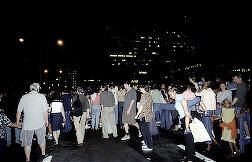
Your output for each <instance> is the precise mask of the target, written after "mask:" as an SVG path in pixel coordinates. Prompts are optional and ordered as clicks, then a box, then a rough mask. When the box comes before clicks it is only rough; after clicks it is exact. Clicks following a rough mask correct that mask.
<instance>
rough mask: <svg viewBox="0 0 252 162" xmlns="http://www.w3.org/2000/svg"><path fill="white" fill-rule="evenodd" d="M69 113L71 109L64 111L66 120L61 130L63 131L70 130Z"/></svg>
mask: <svg viewBox="0 0 252 162" xmlns="http://www.w3.org/2000/svg"><path fill="white" fill-rule="evenodd" d="M70 113H71V111H65V117H66V122H65V126H64V129H63V132H65V133H67V132H70V131H71V130H72V124H71V119H70Z"/></svg>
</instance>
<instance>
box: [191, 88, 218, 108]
mask: <svg viewBox="0 0 252 162" xmlns="http://www.w3.org/2000/svg"><path fill="white" fill-rule="evenodd" d="M196 96H201V101H202V102H203V103H204V104H205V106H206V109H207V110H216V94H215V93H214V91H213V90H212V89H211V88H208V89H203V90H202V91H201V92H196Z"/></svg>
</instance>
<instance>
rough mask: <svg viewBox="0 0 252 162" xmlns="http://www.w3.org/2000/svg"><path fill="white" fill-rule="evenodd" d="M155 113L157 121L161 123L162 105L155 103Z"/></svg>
mask: <svg viewBox="0 0 252 162" xmlns="http://www.w3.org/2000/svg"><path fill="white" fill-rule="evenodd" d="M153 112H154V114H155V121H156V122H157V121H161V109H160V103H153Z"/></svg>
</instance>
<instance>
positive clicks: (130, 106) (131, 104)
mask: <svg viewBox="0 0 252 162" xmlns="http://www.w3.org/2000/svg"><path fill="white" fill-rule="evenodd" d="M134 101H135V100H131V102H130V105H129V109H128V110H127V114H129V113H130V111H131V108H132V106H133V103H134Z"/></svg>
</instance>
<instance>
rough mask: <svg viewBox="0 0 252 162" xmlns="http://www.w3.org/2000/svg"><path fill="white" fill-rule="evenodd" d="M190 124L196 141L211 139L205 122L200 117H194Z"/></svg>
mask: <svg viewBox="0 0 252 162" xmlns="http://www.w3.org/2000/svg"><path fill="white" fill-rule="evenodd" d="M189 125H190V130H191V132H192V135H193V139H194V143H196V142H206V141H211V138H210V136H209V134H208V132H207V130H206V128H205V126H204V124H203V123H202V122H201V121H200V120H199V119H197V118H194V119H193V121H192V122H191V123H190V124H189Z"/></svg>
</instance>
